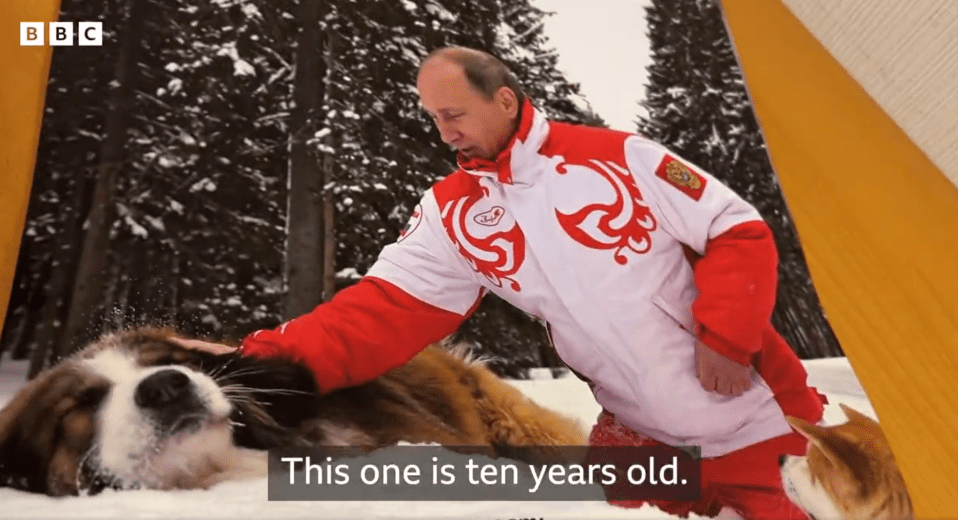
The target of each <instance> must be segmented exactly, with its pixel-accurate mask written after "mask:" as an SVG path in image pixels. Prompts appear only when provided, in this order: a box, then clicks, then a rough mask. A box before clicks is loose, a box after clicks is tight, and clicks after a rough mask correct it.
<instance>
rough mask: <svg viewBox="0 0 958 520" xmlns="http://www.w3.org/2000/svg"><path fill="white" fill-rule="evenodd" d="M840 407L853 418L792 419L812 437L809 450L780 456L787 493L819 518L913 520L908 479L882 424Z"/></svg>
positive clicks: (806, 510) (801, 431)
mask: <svg viewBox="0 0 958 520" xmlns="http://www.w3.org/2000/svg"><path fill="white" fill-rule="evenodd" d="M839 406H841V409H842V411H843V412H844V413H845V417H847V418H848V421H847V422H845V423H844V424H839V425H835V426H819V425H815V424H811V423H809V422H808V421H805V420H802V419H799V418H795V417H788V418H787V420H788V422H789V424H791V425H792V427H793V428H795V429H796V430H797V431H798V432H800V433H801V434H802V435H804V436H805V437H806V438H808V453H807V454H806V456H804V457H796V456H792V455H783V456H782V457H781V458H780V459H779V465H780V467H781V472H782V482H783V484H784V486H785V492H786V494H787V495H788V497H789V498H790V499H791V500H792V502H794V503H795V504H796V505H798V506H799V507H800V508H802V510H804V511H805V513H806V514H808V515H809V517H811V518H812V519H813V520H833V519H834V520H866V519H867V520H913V519H914V512H913V510H912V505H911V499H910V497H909V496H908V491H907V489H906V488H905V481H904V480H903V479H902V476H901V473H900V472H899V470H898V465H897V464H896V463H895V457H894V455H893V454H892V451H891V448H890V447H889V445H888V441H887V440H886V439H885V435H884V434H883V433H882V430H881V427H880V426H879V424H878V422H877V421H875V420H874V419H872V418H870V417H868V416H866V415H863V414H862V413H860V412H858V411H856V410H855V409H853V408H851V407H849V406H846V405H844V404H840V405H839Z"/></svg>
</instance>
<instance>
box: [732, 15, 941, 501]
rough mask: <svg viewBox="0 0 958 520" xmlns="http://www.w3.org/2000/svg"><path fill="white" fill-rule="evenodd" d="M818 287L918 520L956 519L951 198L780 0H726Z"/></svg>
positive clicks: (938, 175)
mask: <svg viewBox="0 0 958 520" xmlns="http://www.w3.org/2000/svg"><path fill="white" fill-rule="evenodd" d="M722 4H723V9H724V11H725V16H726V22H727V23H728V25H729V28H730V31H731V34H732V37H733V40H734V43H735V46H736V50H737V52H738V54H739V60H740V63H741V65H742V69H743V71H744V75H745V80H746V84H747V85H748V88H749V91H750V95H751V96H752V101H753V103H754V106H755V110H756V113H757V115H758V119H759V121H760V124H761V127H762V131H763V133H764V135H765V139H766V142H767V144H768V147H769V150H770V154H771V158H772V163H773V165H774V168H775V171H776V173H777V174H778V177H779V179H780V181H781V184H782V189H783V190H784V192H785V195H786V200H787V201H788V205H789V208H790V209H791V211H792V214H793V216H794V218H795V223H796V226H797V228H798V231H799V235H800V237H801V240H802V244H803V247H804V249H805V252H806V255H807V258H808V262H809V267H810V269H811V273H812V279H813V281H814V283H815V286H816V288H817V290H818V292H819V295H820V296H821V299H822V304H823V306H824V307H825V311H826V313H827V315H828V317H829V320H830V322H831V324H832V326H833V327H834V329H835V332H836V334H837V335H838V337H839V339H840V340H841V343H842V346H843V348H844V350H845V352H846V354H847V355H848V357H849V360H850V362H851V365H852V368H853V369H854V370H855V373H856V374H857V375H858V378H859V379H860V381H861V383H862V385H863V387H864V388H865V391H866V392H867V394H868V397H869V399H870V401H871V402H872V404H873V405H874V408H875V411H876V413H877V414H878V418H879V421H880V422H881V424H882V427H883V429H884V431H885V433H886V436H887V437H888V439H889V441H890V442H891V444H892V449H893V450H894V452H895V455H896V458H897V459H898V463H899V466H900V467H901V470H902V473H903V474H904V477H905V480H906V483H907V485H908V487H909V490H910V492H911V495H912V497H913V499H914V502H915V508H916V513H917V515H918V517H919V518H941V519H954V518H958V443H956V442H955V441H954V435H955V432H958V190H956V188H955V186H954V185H953V184H952V183H951V182H950V181H949V180H948V179H947V178H946V177H945V176H944V174H943V173H942V172H941V171H939V170H938V169H936V168H935V166H934V165H933V164H932V163H931V161H930V160H929V159H928V158H927V157H925V156H924V155H923V154H922V153H921V151H920V150H919V149H918V148H917V147H916V146H915V145H914V143H912V142H911V141H910V140H909V139H908V137H907V136H906V135H905V134H904V133H903V132H902V131H901V129H900V128H898V127H897V126H896V125H895V124H894V122H893V121H892V120H891V119H890V118H889V117H888V115H887V114H885V112H883V111H882V109H881V108H880V107H879V106H878V105H877V104H876V103H875V102H874V101H873V100H872V99H871V98H870V97H868V95H867V94H866V93H865V92H864V90H863V89H862V88H861V87H860V86H859V85H858V84H857V83H856V82H855V81H854V80H853V79H852V78H851V77H850V76H849V75H848V74H847V73H846V71H845V70H844V69H843V68H842V67H841V66H840V65H839V64H838V63H837V62H836V61H835V60H834V59H833V58H832V57H831V55H829V54H828V52H827V51H826V50H825V49H824V48H823V47H822V46H821V45H820V44H819V42H818V41H817V40H815V39H814V38H813V37H812V36H811V34H810V33H809V32H808V31H807V30H806V29H805V27H804V26H803V25H802V24H801V23H800V22H799V21H798V20H797V19H796V18H795V17H794V16H793V15H792V13H791V12H790V11H789V10H788V9H787V8H786V7H785V6H784V5H783V4H782V3H781V2H780V1H779V0H763V1H761V2H756V1H754V0H723V2H722Z"/></svg>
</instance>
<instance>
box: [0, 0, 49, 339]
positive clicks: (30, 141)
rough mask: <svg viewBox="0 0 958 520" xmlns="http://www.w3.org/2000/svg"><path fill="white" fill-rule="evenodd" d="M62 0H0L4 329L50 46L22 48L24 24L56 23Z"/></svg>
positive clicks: (0, 295) (0, 300)
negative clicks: (21, 25)
mask: <svg viewBox="0 0 958 520" xmlns="http://www.w3.org/2000/svg"><path fill="white" fill-rule="evenodd" d="M59 12H60V1H59V0H3V1H0V213H2V215H3V218H2V219H0V328H2V327H3V320H4V318H5V317H6V314H7V305H8V304H9V299H10V290H11V288H12V287H13V273H14V271H15V270H16V265H17V254H18V253H19V251H20V237H21V235H22V234H23V224H24V220H25V219H26V215H27V203H28V202H29V200H30V187H31V185H32V183H33V182H32V181H33V167H34V164H35V163H36V156H37V143H38V142H39V140H40V122H41V121H42V119H43V102H44V98H45V97H46V90H47V76H48V74H49V72H50V58H51V56H52V48H51V47H48V46H46V45H44V46H42V47H21V46H20V22H43V23H44V26H46V23H47V22H52V21H56V20H57V17H58V15H59Z"/></svg>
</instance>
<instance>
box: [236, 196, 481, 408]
mask: <svg viewBox="0 0 958 520" xmlns="http://www.w3.org/2000/svg"><path fill="white" fill-rule="evenodd" d="M441 226H442V224H441V220H440V217H439V209H438V206H437V204H436V202H435V199H434V198H433V196H432V191H431V190H430V191H428V192H427V193H426V195H425V196H424V197H423V198H422V200H421V202H420V204H419V206H417V208H416V211H415V212H414V214H413V216H412V217H411V218H410V222H409V224H408V225H407V227H406V229H405V230H404V231H403V234H402V236H401V237H400V239H399V240H398V241H397V242H396V243H394V244H390V245H388V246H386V247H385V248H384V249H383V251H382V253H381V254H380V256H379V258H378V259H377V261H376V263H375V264H374V265H373V267H372V268H371V269H370V271H369V272H368V273H367V275H366V276H365V277H364V278H363V279H362V280H360V281H359V282H358V283H357V284H356V285H354V286H351V287H348V288H346V289H343V290H341V291H339V292H338V293H336V295H335V296H333V298H331V299H330V301H328V302H326V303H323V304H321V305H319V306H317V307H316V308H315V309H314V310H313V311H312V312H310V313H308V314H305V315H303V316H300V317H297V318H295V319H292V320H290V321H288V322H286V323H284V324H282V325H281V326H279V327H277V328H275V329H272V330H262V331H257V332H255V333H253V334H250V335H249V336H247V337H246V338H245V339H244V340H243V343H242V351H243V353H244V355H253V356H282V357H287V358H291V359H294V360H298V361H301V362H303V363H305V364H306V365H307V366H309V368H310V369H311V370H312V371H313V373H314V375H315V377H316V381H317V384H318V385H319V387H320V388H321V389H322V390H323V391H329V390H333V389H336V388H341V387H344V386H351V385H356V384H360V383H363V382H366V381H369V380H371V379H375V378H376V377H378V376H381V375H383V374H385V373H386V372H388V371H389V370H391V369H393V368H396V367H399V366H401V365H403V364H405V363H406V362H407V361H409V360H410V359H411V358H412V357H413V356H415V355H416V354H417V353H418V352H420V351H421V350H422V349H424V348H425V347H426V346H428V345H429V344H430V343H433V342H436V341H439V340H441V339H443V338H445V337H447V336H448V335H450V334H452V333H453V332H454V331H455V330H456V329H457V328H458V327H459V325H460V324H461V323H462V322H463V321H465V319H466V318H467V317H468V316H469V315H470V314H472V312H473V311H475V309H476V307H478V304H479V302H480V300H481V298H482V296H483V294H484V291H483V290H482V287H481V286H480V284H479V282H478V281H477V280H476V279H475V277H474V275H473V273H472V272H471V271H470V270H469V269H468V266H467V264H465V262H464V260H463V259H462V258H461V257H459V256H458V255H457V254H456V252H455V251H454V249H453V248H452V245H451V244H450V243H449V241H448V239H447V238H446V236H445V234H444V231H443V229H442V227H441Z"/></svg>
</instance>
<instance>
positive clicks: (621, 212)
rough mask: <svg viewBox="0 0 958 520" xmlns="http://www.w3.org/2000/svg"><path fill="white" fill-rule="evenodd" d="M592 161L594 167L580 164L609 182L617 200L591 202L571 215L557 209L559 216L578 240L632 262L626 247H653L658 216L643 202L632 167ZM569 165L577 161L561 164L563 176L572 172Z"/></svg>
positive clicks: (644, 249)
mask: <svg viewBox="0 0 958 520" xmlns="http://www.w3.org/2000/svg"><path fill="white" fill-rule="evenodd" d="M589 162H590V163H592V165H591V166H590V165H588V164H583V165H576V166H585V167H586V168H589V169H591V170H593V171H595V172H596V173H598V174H599V175H601V176H602V177H603V178H604V179H605V180H606V181H608V182H609V184H611V185H612V187H613V188H614V189H615V194H616V199H615V201H614V202H612V203H609V204H604V203H594V204H588V205H586V206H585V207H583V208H582V209H580V210H578V211H576V212H574V213H571V214H565V213H562V212H560V211H559V210H556V217H557V218H558V219H559V224H560V225H561V226H562V229H564V230H565V231H566V233H568V234H569V236H570V237H572V238H573V239H574V240H575V241H576V242H579V243H580V244H582V245H584V246H586V247H591V248H592V249H614V250H615V253H614V254H613V256H614V258H615V261H616V262H618V263H619V264H620V265H625V264H626V263H628V258H626V256H625V255H624V254H623V251H624V250H625V249H630V250H632V251H634V252H635V253H637V254H643V253H647V252H648V251H649V249H651V248H652V236H651V232H652V231H654V230H655V228H656V225H657V224H656V221H655V217H654V216H653V215H652V212H651V211H650V210H649V207H648V206H647V205H646V204H645V203H644V202H643V200H642V194H641V193H640V192H639V187H638V186H637V185H636V183H635V179H633V178H632V174H631V173H630V172H629V170H627V169H626V168H624V167H622V166H619V165H618V164H616V163H614V162H612V161H597V160H591V161H589ZM566 164H573V163H568V162H566V163H563V164H560V165H559V166H558V167H557V168H556V172H557V173H559V174H560V175H564V174H566V173H568V171H567V170H566V168H565V165H566ZM596 214H598V215H596ZM596 216H598V219H596V218H595V217H596ZM590 223H591V224H590Z"/></svg>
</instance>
